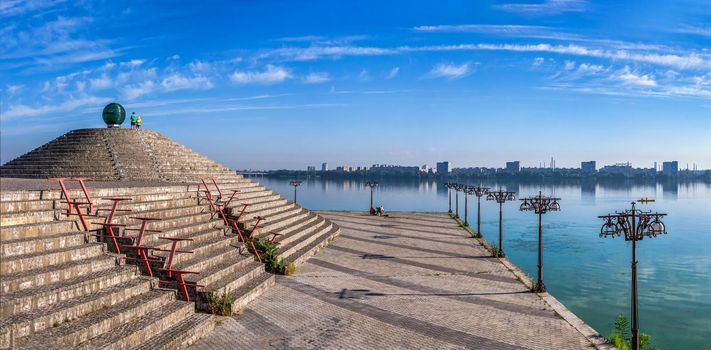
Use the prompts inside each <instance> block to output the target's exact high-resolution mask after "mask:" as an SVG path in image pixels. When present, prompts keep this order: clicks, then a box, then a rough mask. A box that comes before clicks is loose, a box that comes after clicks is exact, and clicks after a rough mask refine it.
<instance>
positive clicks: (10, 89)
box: [5, 84, 25, 98]
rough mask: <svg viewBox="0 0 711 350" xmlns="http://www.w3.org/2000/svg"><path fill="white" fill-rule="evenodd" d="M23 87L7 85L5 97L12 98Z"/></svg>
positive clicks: (20, 85)
mask: <svg viewBox="0 0 711 350" xmlns="http://www.w3.org/2000/svg"><path fill="white" fill-rule="evenodd" d="M24 87H25V86H24V85H22V84H8V85H7V86H6V87H5V91H6V92H7V97H8V98H12V97H13V96H15V95H16V94H17V93H18V92H20V91H21V90H22V89H23V88H24Z"/></svg>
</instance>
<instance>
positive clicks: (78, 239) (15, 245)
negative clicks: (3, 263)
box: [0, 231, 84, 258]
mask: <svg viewBox="0 0 711 350" xmlns="http://www.w3.org/2000/svg"><path fill="white" fill-rule="evenodd" d="M83 244H84V232H79V231H73V232H63V233H58V234H52V235H44V236H41V237H29V238H24V239H14V240H7V241H3V242H2V244H0V253H2V257H3V258H9V257H13V256H18V255H24V254H35V253H41V252H49V251H51V250H56V249H62V248H68V247H77V246H80V245H83Z"/></svg>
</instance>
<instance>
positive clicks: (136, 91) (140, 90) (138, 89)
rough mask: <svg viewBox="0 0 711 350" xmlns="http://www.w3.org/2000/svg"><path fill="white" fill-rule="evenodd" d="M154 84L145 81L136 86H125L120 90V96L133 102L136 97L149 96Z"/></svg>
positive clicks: (154, 87)
mask: <svg viewBox="0 0 711 350" xmlns="http://www.w3.org/2000/svg"><path fill="white" fill-rule="evenodd" d="M156 85H157V84H156V83H154V82H153V81H152V80H146V81H144V82H141V83H138V84H132V85H127V86H125V87H123V88H122V89H121V95H122V96H123V97H124V98H125V99H127V100H129V101H132V100H135V99H136V98H138V97H141V96H144V95H147V94H150V93H151V92H153V91H154V90H155V89H156Z"/></svg>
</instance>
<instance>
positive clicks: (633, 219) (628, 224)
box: [598, 199, 667, 350]
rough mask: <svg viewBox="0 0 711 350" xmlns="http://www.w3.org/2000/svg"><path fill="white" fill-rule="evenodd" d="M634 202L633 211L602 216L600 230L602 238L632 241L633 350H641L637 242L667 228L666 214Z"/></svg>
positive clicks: (643, 201) (647, 200)
mask: <svg viewBox="0 0 711 350" xmlns="http://www.w3.org/2000/svg"><path fill="white" fill-rule="evenodd" d="M639 202H640V203H648V202H654V200H653V199H652V200H650V199H640V200H639ZM635 204H636V203H635V202H632V209H628V210H625V211H622V212H618V211H616V212H615V213H614V214H607V215H600V216H598V217H599V218H601V219H603V220H604V221H605V223H604V224H603V225H602V228H600V237H601V238H602V237H612V238H614V237H615V236H617V237H619V236H621V235H622V234H624V237H625V241H632V310H631V312H632V325H631V326H632V339H631V345H632V350H639V319H638V308H637V241H640V240H642V239H643V238H644V236H647V237H649V238H654V237H657V236H659V235H661V234H666V233H667V231H666V227H665V226H664V223H663V222H662V220H661V218H662V217H664V216H666V215H667V214H664V213H658V212H657V213H652V212H651V211H642V210H639V209H636V208H635Z"/></svg>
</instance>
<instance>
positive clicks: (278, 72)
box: [230, 64, 292, 84]
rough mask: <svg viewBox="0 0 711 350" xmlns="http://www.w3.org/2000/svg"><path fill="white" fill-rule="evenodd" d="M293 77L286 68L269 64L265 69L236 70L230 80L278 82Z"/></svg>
mask: <svg viewBox="0 0 711 350" xmlns="http://www.w3.org/2000/svg"><path fill="white" fill-rule="evenodd" d="M291 77H292V75H291V73H290V72H289V71H288V70H287V69H286V68H284V67H279V66H274V65H271V64H268V65H267V66H266V69H265V70H263V71H236V72H234V73H232V75H230V80H231V81H232V82H233V83H235V84H277V83H281V82H283V81H285V80H287V79H290V78H291Z"/></svg>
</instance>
